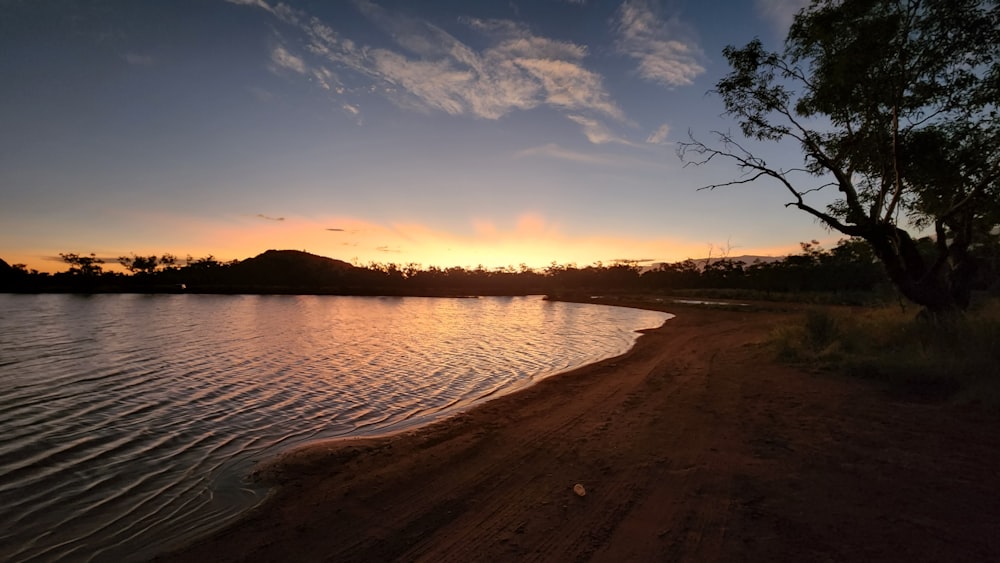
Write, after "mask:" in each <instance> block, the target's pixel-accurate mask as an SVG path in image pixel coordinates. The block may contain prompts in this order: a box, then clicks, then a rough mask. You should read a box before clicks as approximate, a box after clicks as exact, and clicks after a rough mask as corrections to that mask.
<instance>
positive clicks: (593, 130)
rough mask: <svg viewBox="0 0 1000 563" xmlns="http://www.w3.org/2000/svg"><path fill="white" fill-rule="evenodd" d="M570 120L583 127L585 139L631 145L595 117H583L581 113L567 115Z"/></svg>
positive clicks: (601, 143) (600, 143)
mask: <svg viewBox="0 0 1000 563" xmlns="http://www.w3.org/2000/svg"><path fill="white" fill-rule="evenodd" d="M566 117H567V118H568V119H569V120H570V121H573V122H574V123H578V124H579V125H580V126H581V127H583V134H584V135H586V136H587V140H588V141H590V142H591V143H594V144H595V145H603V144H605V143H618V144H621V145H629V146H632V145H633V143H632V142H631V141H628V140H626V139H623V138H621V137H619V136H617V135H615V134H614V133H612V132H611V130H610V129H608V128H607V126H605V125H604V124H603V123H601V122H600V121H598V120H596V119H591V118H589V117H584V116H582V115H567V116H566Z"/></svg>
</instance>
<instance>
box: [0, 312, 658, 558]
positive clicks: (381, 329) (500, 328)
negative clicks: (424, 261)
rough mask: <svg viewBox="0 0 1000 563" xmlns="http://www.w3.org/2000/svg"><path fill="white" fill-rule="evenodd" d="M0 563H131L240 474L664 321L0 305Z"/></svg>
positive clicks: (184, 528)
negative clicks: (300, 446)
mask: <svg viewBox="0 0 1000 563" xmlns="http://www.w3.org/2000/svg"><path fill="white" fill-rule="evenodd" d="M0 311H2V312H3V314H2V316H0V559H3V560H25V561H35V560H37V561H46V560H65V559H71V560H84V561H85V560H100V561H121V560H141V559H145V558H148V557H149V556H150V555H152V554H154V553H156V552H158V551H162V550H163V549H165V548H168V547H171V546H174V545H176V544H177V543H178V542H183V541H186V540H188V539H190V538H191V537H192V536H193V535H195V534H198V533H201V532H204V531H205V530H206V529H210V528H212V527H215V526H219V525H222V524H224V523H226V522H228V521H229V520H231V519H232V518H233V517H235V516H236V515H238V514H239V512H240V511H241V510H243V509H245V508H247V507H248V506H251V505H252V504H254V503H255V502H257V501H258V500H260V498H261V491H257V490H253V489H252V488H249V487H248V486H247V485H246V484H245V483H243V481H242V480H241V479H242V477H243V476H244V475H246V474H247V473H248V471H249V469H250V467H251V466H252V464H253V463H255V462H256V461H259V460H260V459H262V458H264V457H267V456H269V455H272V454H274V453H275V452H277V451H279V450H280V449H282V448H285V447H288V446H290V445H292V444H296V443H300V442H302V441H305V440H309V439H314V438H321V437H322V438H325V437H333V436H348V435H363V434H372V433H382V432H386V431H391V430H397V429H400V428H403V427H406V426H407V425H413V424H418V423H422V422H425V421H427V420H430V419H432V418H433V417H435V416H440V415H442V414H443V413H446V412H449V411H453V410H455V409H457V408H461V407H463V406H466V405H468V404H470V403H472V402H475V401H478V400H482V399H483V398H485V397H489V396H491V395H495V394H497V393H502V392H507V391H510V390H512V389H515V388H517V387H519V386H523V385H525V384H527V383H529V382H531V381H533V380H536V379H538V378H540V377H544V376H546V375H550V374H552V373H555V372H559V371H564V370H566V369H569V368H572V367H575V366H577V365H581V364H584V363H588V362H592V361H596V360H598V359H600V358H604V357H608V356H613V355H616V354H619V353H621V352H624V351H625V350H626V349H628V348H629V347H630V346H631V345H632V343H633V342H634V339H635V337H636V334H635V332H634V331H635V330H636V329H640V328H649V327H654V326H659V325H660V324H661V323H662V322H663V321H664V320H665V319H666V318H668V317H669V316H668V315H664V314H662V313H655V312H650V311H637V310H631V309H622V308H612V307H600V306H594V305H577V304H571V303H552V302H546V301H542V300H541V299H538V298H489V299H419V298H403V299H400V298H353V297H317V296H235V297H233V296H199V295H170V296H167V295H160V296H143V295H105V296H89V297H87V296H73V295H0Z"/></svg>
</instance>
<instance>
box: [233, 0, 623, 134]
mask: <svg viewBox="0 0 1000 563" xmlns="http://www.w3.org/2000/svg"><path fill="white" fill-rule="evenodd" d="M230 1H232V2H234V3H239V4H245V5H252V6H257V7H260V8H263V9H265V10H267V11H269V12H270V13H272V14H274V15H275V16H276V17H278V18H279V19H280V20H281V21H283V22H285V23H287V24H289V25H292V26H294V27H295V28H297V29H298V30H299V31H300V32H301V34H302V39H303V43H304V45H305V52H304V53H303V56H301V57H300V56H297V55H294V54H292V53H291V52H289V51H288V50H287V49H286V48H285V47H284V46H283V45H279V46H277V47H276V48H275V49H274V50H273V51H272V55H271V58H272V62H273V63H274V64H275V65H276V66H277V67H280V68H286V69H290V70H293V71H295V72H297V73H299V74H303V75H305V76H308V77H310V78H311V79H312V80H314V81H315V82H317V83H318V84H319V85H320V86H321V87H323V88H326V89H328V90H331V92H334V93H338V94H342V93H344V92H345V88H344V87H343V84H342V82H341V81H340V80H339V79H338V78H337V76H336V74H334V72H333V71H331V70H329V69H328V67H327V65H331V66H333V67H334V68H343V69H347V70H349V71H352V72H355V73H358V74H360V75H362V76H364V77H367V78H368V79H369V80H370V81H371V84H370V86H369V87H368V88H361V89H358V90H354V91H353V93H356V92H359V91H366V92H374V93H378V94H379V95H384V96H386V97H388V98H389V99H390V100H391V101H393V102H394V103H395V104H397V105H399V106H400V107H404V108H417V109H421V110H423V111H442V112H445V113H448V114H450V115H470V116H475V117H480V118H485V119H498V118H500V117H502V116H504V115H506V114H508V113H510V112H512V111H515V110H527V109H532V108H535V107H538V106H541V105H549V106H553V107H555V108H558V109H561V110H564V111H573V112H585V113H592V114H598V115H603V116H605V117H609V118H612V119H615V120H620V121H626V118H625V115H624V112H622V110H621V109H620V108H619V107H618V106H617V105H616V104H615V103H614V101H613V100H612V99H611V96H610V95H609V93H608V92H607V91H606V90H605V89H604V85H603V80H602V77H601V76H600V75H599V74H597V73H595V72H592V71H590V70H588V69H587V68H585V67H584V65H583V61H584V59H585V58H586V57H587V48H586V47H585V46H583V45H578V44H575V43H572V42H568V41H558V40H554V39H550V38H546V37H541V36H538V35H536V34H534V33H533V32H531V30H529V29H528V28H527V27H525V26H523V25H521V24H518V23H515V22H511V21H507V20H477V19H465V20H462V22H463V23H465V24H466V25H468V26H469V27H470V28H472V29H474V30H477V31H480V32H482V33H483V34H484V35H485V38H486V39H487V42H486V46H485V47H483V48H481V49H473V48H472V47H470V46H468V45H466V44H465V43H463V42H461V41H459V40H458V39H456V38H455V37H454V36H452V35H451V34H449V33H448V32H447V31H445V30H443V29H441V28H439V27H437V26H435V25H432V24H430V23H428V22H426V21H423V20H420V19H417V18H412V17H409V16H406V15H402V14H398V13H393V12H389V11H387V10H385V9H383V8H381V7H379V6H378V5H376V4H374V3H372V2H370V1H368V0H357V2H356V6H357V7H358V9H359V11H360V12H361V13H362V14H363V15H364V16H365V17H367V18H368V19H369V20H370V21H371V22H372V23H374V24H375V25H376V26H377V27H378V28H379V29H381V30H382V31H383V32H384V33H385V34H386V36H388V37H390V38H391V39H392V40H393V41H394V42H395V43H396V44H397V45H398V46H399V48H398V49H387V48H370V47H367V46H363V45H362V46H359V45H358V44H356V43H355V42H354V41H352V40H351V39H349V38H347V37H343V36H342V34H340V33H339V32H337V31H335V30H334V29H333V28H331V27H330V26H328V25H327V24H326V23H324V22H323V21H321V20H319V19H317V18H315V17H311V16H309V15H308V14H306V13H305V12H302V11H300V10H295V9H292V8H288V7H287V6H286V5H285V4H277V5H276V6H275V7H271V6H270V5H268V4H267V3H266V2H264V1H263V0H230ZM348 93H352V92H348Z"/></svg>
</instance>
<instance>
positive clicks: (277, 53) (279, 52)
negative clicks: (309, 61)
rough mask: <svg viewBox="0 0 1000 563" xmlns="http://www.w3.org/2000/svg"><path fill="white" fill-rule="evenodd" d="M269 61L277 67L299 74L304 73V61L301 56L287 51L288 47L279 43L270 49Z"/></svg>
mask: <svg viewBox="0 0 1000 563" xmlns="http://www.w3.org/2000/svg"><path fill="white" fill-rule="evenodd" d="M271 62H272V63H274V64H275V66H276V67H277V68H283V69H287V70H292V71H295V72H297V73H299V74H305V73H306V63H305V61H303V60H302V57H299V56H296V55H293V54H292V53H290V52H288V49H286V48H285V46H284V45H281V44H278V45H275V46H274V49H272V50H271Z"/></svg>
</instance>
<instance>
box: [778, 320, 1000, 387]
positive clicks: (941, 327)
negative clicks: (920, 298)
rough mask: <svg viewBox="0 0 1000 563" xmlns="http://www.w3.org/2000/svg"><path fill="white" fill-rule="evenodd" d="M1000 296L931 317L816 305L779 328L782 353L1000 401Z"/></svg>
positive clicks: (793, 359)
mask: <svg viewBox="0 0 1000 563" xmlns="http://www.w3.org/2000/svg"><path fill="white" fill-rule="evenodd" d="M998 343H1000V301H991V302H989V303H987V304H985V305H983V306H981V307H979V308H978V309H976V310H973V311H971V312H969V313H967V314H965V315H963V316H961V317H958V318H953V319H948V320H946V321H938V322H929V321H926V320H922V319H918V318H916V315H915V314H914V313H913V311H912V309H911V310H910V311H904V310H901V309H900V308H892V307H880V308H872V309H851V310H849V311H848V310H844V309H841V310H838V309H833V308H825V307H824V308H815V309H811V310H809V311H808V312H807V313H806V315H805V316H804V318H803V319H802V321H801V322H800V323H798V324H795V325H791V326H786V327H782V328H781V329H778V330H777V331H775V332H774V334H773V335H772V344H773V346H774V348H775V351H776V354H777V356H778V357H779V358H780V359H781V360H783V361H786V362H790V363H796V364H802V365H808V366H811V367H814V368H817V369H822V370H829V371H836V372H840V373H845V374H849V375H853V376H857V377H862V378H866V379H872V380H876V381H881V382H884V383H886V384H887V385H888V387H889V389H890V390H891V391H892V392H894V393H898V394H901V395H903V396H909V397H912V398H915V399H923V400H945V399H949V398H955V399H957V400H960V401H963V402H982V403H985V404H990V405H993V406H1000V346H998V345H997V344H998Z"/></svg>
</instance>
